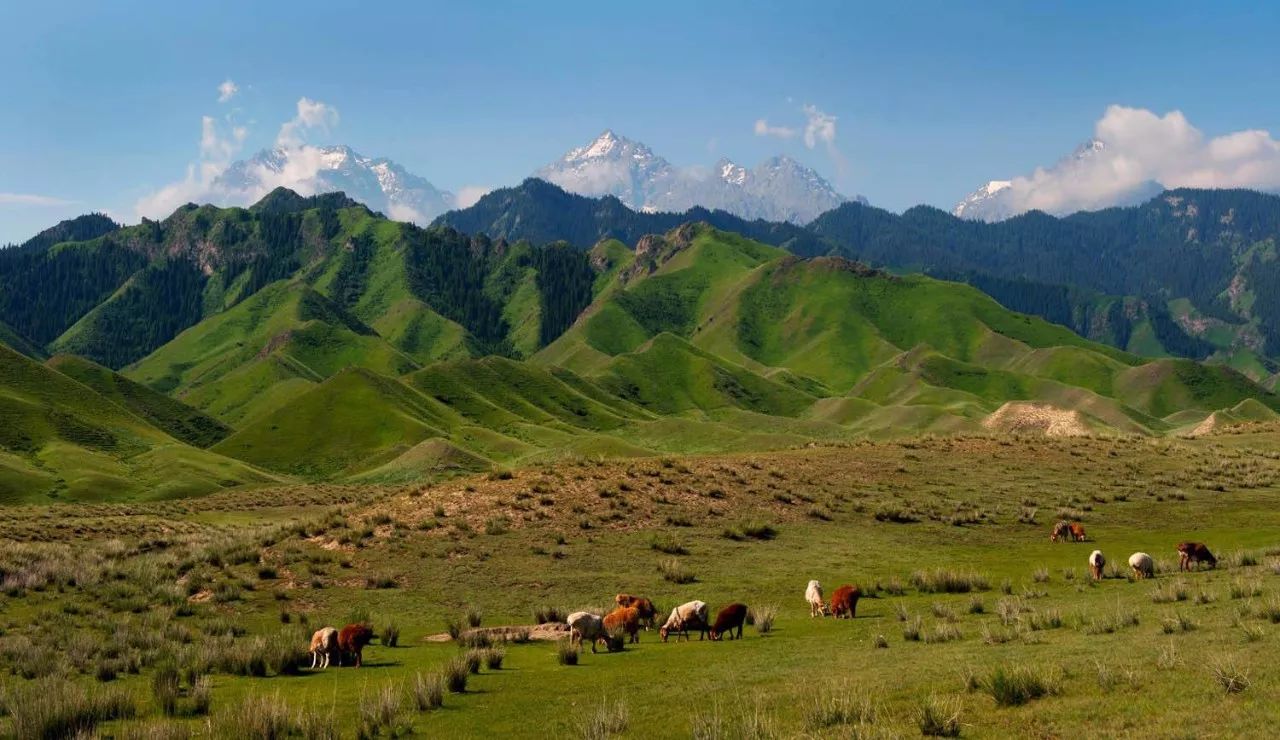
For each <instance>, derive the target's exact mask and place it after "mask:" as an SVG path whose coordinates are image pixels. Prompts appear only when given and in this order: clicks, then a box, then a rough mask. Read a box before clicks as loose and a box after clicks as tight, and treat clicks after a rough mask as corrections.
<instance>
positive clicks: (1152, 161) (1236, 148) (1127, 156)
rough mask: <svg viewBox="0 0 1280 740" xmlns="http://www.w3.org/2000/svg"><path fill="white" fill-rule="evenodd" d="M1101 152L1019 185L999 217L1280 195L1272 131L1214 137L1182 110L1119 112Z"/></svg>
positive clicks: (1102, 130)
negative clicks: (1225, 192) (1148, 200)
mask: <svg viewBox="0 0 1280 740" xmlns="http://www.w3.org/2000/svg"><path fill="white" fill-rule="evenodd" d="M1094 139H1095V140H1096V141H1098V142H1101V145H1100V146H1092V147H1087V148H1085V149H1082V150H1081V153H1078V154H1077V155H1074V156H1069V157H1066V158H1064V159H1063V160H1061V161H1059V162H1058V163H1057V164H1056V165H1054V166H1052V167H1047V168H1046V167H1040V168H1037V169H1036V170H1035V171H1034V172H1032V173H1031V174H1029V175H1025V176H1022V177H1016V178H1013V180H1012V183H1011V185H1010V186H1009V187H1008V188H1006V189H1005V190H1004V191H1001V193H1000V195H999V196H998V197H999V201H1000V203H999V208H998V211H999V214H998V215H999V216H1006V215H1014V214H1017V213H1023V212H1025V211H1028V210H1032V209H1039V210H1043V211H1046V212H1048V213H1054V214H1066V213H1073V212H1075V211H1080V210H1096V209H1099V208H1107V207H1110V206H1114V205H1122V204H1126V203H1129V202H1132V200H1134V199H1135V198H1138V197H1140V196H1143V195H1146V194H1149V193H1150V191H1151V190H1152V188H1154V187H1165V188H1178V187H1195V188H1253V189H1257V190H1270V191H1275V190H1280V141H1277V140H1276V139H1275V138H1273V137H1272V136H1271V134H1270V133H1268V132H1267V131H1262V130H1256V129H1254V130H1244V131H1236V132H1233V133H1228V134H1224V135H1221V136H1217V137H1207V136H1205V134H1204V133H1203V132H1201V131H1200V130H1199V129H1197V128H1196V127H1195V126H1193V125H1192V124H1191V122H1190V121H1188V120H1187V118H1186V116H1185V115H1183V114H1182V112H1181V111H1176V110H1175V111H1171V112H1169V113H1165V114H1164V115H1157V114H1156V113H1154V112H1152V111H1150V110H1146V109H1143V108H1129V107H1126V106H1121V105H1112V106H1110V107H1108V108H1107V110H1106V112H1105V113H1104V114H1103V116H1102V118H1100V119H1099V120H1098V121H1097V123H1096V124H1095V126H1094Z"/></svg>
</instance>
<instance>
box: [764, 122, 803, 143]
mask: <svg viewBox="0 0 1280 740" xmlns="http://www.w3.org/2000/svg"><path fill="white" fill-rule="evenodd" d="M755 132H756V136H776V137H777V138H779V139H792V138H795V135H796V134H797V133H799V132H798V131H796V130H795V129H793V128H790V127H788V126H770V125H769V122H768V121H766V120H765V119H763V118H759V119H756V126H755Z"/></svg>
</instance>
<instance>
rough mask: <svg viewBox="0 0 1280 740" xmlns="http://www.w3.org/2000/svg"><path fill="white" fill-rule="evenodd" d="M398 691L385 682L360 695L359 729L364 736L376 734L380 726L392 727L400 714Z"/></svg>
mask: <svg viewBox="0 0 1280 740" xmlns="http://www.w3.org/2000/svg"><path fill="white" fill-rule="evenodd" d="M400 701H401V699H400V692H399V691H396V690H395V687H394V686H392V685H391V684H386V685H384V686H382V687H381V688H379V689H377V690H376V691H374V692H373V693H368V692H365V693H364V694H363V695H361V697H360V730H361V734H362V735H364V736H365V737H369V736H373V735H377V734H378V733H379V732H380V731H381V730H382V728H384V727H388V728H394V727H395V726H396V717H398V716H399V714H400Z"/></svg>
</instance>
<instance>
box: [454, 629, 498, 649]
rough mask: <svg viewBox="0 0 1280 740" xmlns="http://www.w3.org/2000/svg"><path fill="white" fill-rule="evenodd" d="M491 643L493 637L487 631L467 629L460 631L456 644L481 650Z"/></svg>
mask: <svg viewBox="0 0 1280 740" xmlns="http://www.w3.org/2000/svg"><path fill="white" fill-rule="evenodd" d="M492 644H493V638H492V637H490V636H489V633H488V632H482V631H481V630H478V629H476V630H469V631H467V632H464V633H462V637H460V638H459V639H458V646H459V647H464V648H470V649H473V650H483V649H485V648H487V647H489V646H490V645H492Z"/></svg>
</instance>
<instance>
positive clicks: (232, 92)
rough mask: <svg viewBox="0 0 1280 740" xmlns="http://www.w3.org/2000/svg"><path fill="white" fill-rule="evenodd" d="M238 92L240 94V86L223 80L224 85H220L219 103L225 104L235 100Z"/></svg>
mask: <svg viewBox="0 0 1280 740" xmlns="http://www.w3.org/2000/svg"><path fill="white" fill-rule="evenodd" d="M238 92H240V86H239V85H237V84H236V83H234V82H232V81H231V80H223V81H222V84H221V85H218V102H219V103H225V102H227V101H228V100H231V99H232V98H234V97H235V96H236V93H238Z"/></svg>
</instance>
